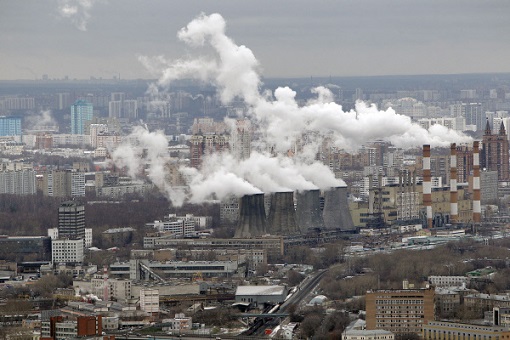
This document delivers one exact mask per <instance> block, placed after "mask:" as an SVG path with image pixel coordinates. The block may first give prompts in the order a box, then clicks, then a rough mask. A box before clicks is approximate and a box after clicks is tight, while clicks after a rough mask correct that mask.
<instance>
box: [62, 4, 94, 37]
mask: <svg viewBox="0 0 510 340" xmlns="http://www.w3.org/2000/svg"><path fill="white" fill-rule="evenodd" d="M96 2H97V0H58V8H57V11H58V14H59V15H60V16H61V17H62V18H65V19H69V20H70V21H71V22H72V23H73V25H74V26H75V27H76V28H77V29H79V30H80V31H83V32H85V31H86V30H87V23H88V21H89V19H90V10H91V9H92V7H93V6H94V4H95V3H96Z"/></svg>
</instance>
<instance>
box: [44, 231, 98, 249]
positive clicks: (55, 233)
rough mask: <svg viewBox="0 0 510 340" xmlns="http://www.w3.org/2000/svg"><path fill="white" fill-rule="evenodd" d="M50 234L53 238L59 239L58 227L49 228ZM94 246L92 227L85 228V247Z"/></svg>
mask: <svg viewBox="0 0 510 340" xmlns="http://www.w3.org/2000/svg"><path fill="white" fill-rule="evenodd" d="M48 236H49V237H51V239H52V240H56V239H58V228H48ZM89 247H92V228H85V248H89Z"/></svg>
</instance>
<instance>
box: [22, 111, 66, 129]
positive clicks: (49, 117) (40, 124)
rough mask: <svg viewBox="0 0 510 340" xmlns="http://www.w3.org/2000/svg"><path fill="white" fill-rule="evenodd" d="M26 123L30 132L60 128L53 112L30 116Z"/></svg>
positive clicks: (42, 112)
mask: <svg viewBox="0 0 510 340" xmlns="http://www.w3.org/2000/svg"><path fill="white" fill-rule="evenodd" d="M25 122H26V124H27V129H28V130H41V129H55V128H56V127H57V126H58V124H57V121H56V120H55V119H54V118H53V114H52V113H51V110H41V111H39V113H36V114H32V115H29V116H27V117H26V118H25Z"/></svg>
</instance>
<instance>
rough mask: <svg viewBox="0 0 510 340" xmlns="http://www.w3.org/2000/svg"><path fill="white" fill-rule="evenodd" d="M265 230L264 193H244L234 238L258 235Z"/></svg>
mask: <svg viewBox="0 0 510 340" xmlns="http://www.w3.org/2000/svg"><path fill="white" fill-rule="evenodd" d="M266 232H267V222H266V212H265V210H264V194H254V195H244V196H243V197H242V198H241V207H240V216H239V223H238V225H237V228H236V232H235V235H234V238H248V237H258V236H262V235H264V234H266Z"/></svg>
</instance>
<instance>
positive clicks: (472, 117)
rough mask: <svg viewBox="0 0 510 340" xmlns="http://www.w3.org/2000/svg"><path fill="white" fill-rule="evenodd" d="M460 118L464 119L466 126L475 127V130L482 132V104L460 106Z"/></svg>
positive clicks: (483, 115) (483, 113) (483, 120)
mask: <svg viewBox="0 0 510 340" xmlns="http://www.w3.org/2000/svg"><path fill="white" fill-rule="evenodd" d="M462 116H463V117H464V118H465V119H466V125H476V130H477V131H482V129H483V127H484V123H485V112H484V111H483V110H482V104H480V103H468V104H462Z"/></svg>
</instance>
